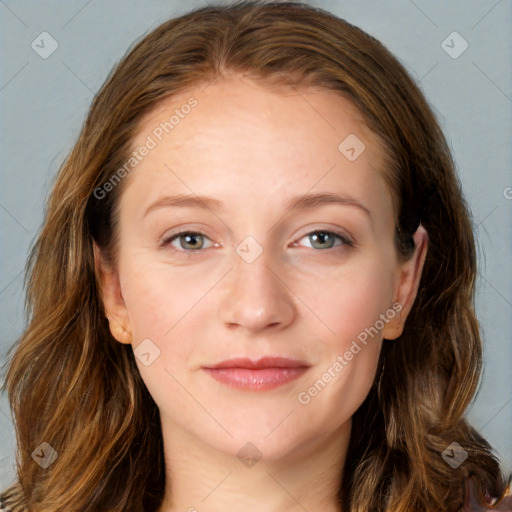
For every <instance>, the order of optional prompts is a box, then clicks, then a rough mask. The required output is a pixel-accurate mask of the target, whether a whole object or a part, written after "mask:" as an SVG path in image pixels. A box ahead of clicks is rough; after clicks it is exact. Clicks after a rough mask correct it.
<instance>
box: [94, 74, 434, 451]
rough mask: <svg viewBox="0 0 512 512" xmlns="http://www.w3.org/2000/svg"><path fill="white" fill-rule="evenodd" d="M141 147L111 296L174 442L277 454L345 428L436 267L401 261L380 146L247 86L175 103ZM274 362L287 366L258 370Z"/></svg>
mask: <svg viewBox="0 0 512 512" xmlns="http://www.w3.org/2000/svg"><path fill="white" fill-rule="evenodd" d="M202 89H203V90H202ZM171 116H173V117H171ZM133 147H134V151H136V154H134V156H133V158H134V159H135V160H132V162H131V164H132V165H134V166H133V170H132V171H131V172H130V174H129V176H128V177H125V178H123V179H128V180H129V181H128V182H127V188H126V189H125V190H124V192H123V194H122V196H121V199H120V203H119V206H120V225H119V229H120V246H119V251H120V252H119V265H118V268H117V269H116V270H115V271H114V272H111V273H109V272H108V271H104V272H103V277H102V279H103V287H104V300H105V305H106V309H107V313H108V316H109V317H110V318H111V319H112V321H111V322H110V325H111V329H112V332H113V334H114V336H115V337H116V338H117V339H118V340H119V341H122V342H125V343H127V342H129V343H132V345H133V348H134V350H135V354H136V356H137V357H136V361H137V365H138V368H139V370H140V374H141V376H142V378H143V380H144V382H145V384H146V386H147V388H148V390H149V392H150V393H151V395H152V396H153V398H154V400H155V402H156V404H157V405H158V407H159V409H160V414H161V419H162V424H163V426H164V431H168V432H181V433H182V434H184V435H191V436H192V437H193V438H194V439H196V440H199V441H201V442H204V443H207V444H208V445H210V447H213V448H216V449H219V450H222V451H224V452H226V453H230V454H233V455H235V454H239V453H243V450H249V451H250V450H254V448H248V446H249V445H247V443H252V444H253V445H255V446H256V447H257V449H258V451H259V453H260V454H261V456H263V457H267V458H269V459H272V458H275V457H279V456H281V455H283V454H285V453H294V452H295V453H299V452H300V451H301V450H305V449H307V447H308V446H311V445H312V443H313V441H314V440H315V439H318V438H319V436H320V435H322V434H327V433H328V434H332V435H335V434H336V432H338V431H341V430H343V429H345V430H346V429H347V426H348V427H349V426H350V418H351V416H352V415H353V414H354V412H355V411H356V409H357V408H358V407H359V406H360V404H361V403H362V402H363V400H364V399H365V397H366V396H367V394H368V392H369V389H370V386H371V384H372V381H373V380H374V377H375V373H376V367H377V361H378V357H379V352H380V348H381V343H382V339H383V337H385V338H388V339H394V338H396V337H397V336H399V334H400V333H401V329H402V325H403V321H404V320H405V316H406V314H407V313H408V311H409V309H410V306H411V305H412V301H413V300H414V296H415V292H416V287H417V284H418V279H419V273H420V272H421V265H422V261H423V257H422V255H421V254H423V256H424V252H423V253H421V251H420V250H418V251H417V252H416V254H415V256H414V257H413V258H412V259H411V260H410V261H409V262H407V263H404V264H401V263H400V261H399V259H398V257H397V253H396V251H395V247H394V243H393V239H394V220H393V218H394V217H393V206H392V199H391V195H390V193H389V191H388V189H387V187H386V185H385V182H384V179H383V177H382V173H383V153H382V149H381V147H380V145H379V142H378V140H377V139H376V137H375V136H374V135H373V134H372V133H371V132H369V131H368V129H367V128H366V127H365V126H364V124H363V122H362V117H361V115H360V114H359V112H358V111H357V110H356V109H355V108H354V107H353V105H352V104H351V103H350V102H349V101H348V100H346V99H345V98H343V97H341V96H339V95H338V94H336V93H334V92H329V91H326V90H313V89H301V90H300V91H297V90H294V89H288V88H272V89H270V88H268V87H266V86H264V85H261V84H259V83H255V82H253V81H250V80H248V79H245V78H242V77H240V76H239V75H232V76H229V77H228V78H223V79H217V80H216V81H214V82H213V83H211V84H210V85H209V86H208V87H206V88H204V85H203V87H201V88H199V87H198V88H197V89H193V90H190V91H187V93H182V94H180V95H179V96H174V97H173V98H171V99H166V100H165V101H163V102H162V103H161V104H160V105H159V106H158V107H157V108H156V109H155V110H154V111H152V112H151V113H150V114H149V115H147V116H146V117H145V118H144V119H143V122H142V123H141V126H140V129H139V132H138V135H137V137H136V138H135V140H134V143H133ZM143 147H145V148H146V149H141V148H143ZM177 196H179V197H180V200H179V201H178V200H177V199H172V198H176V197H177ZM182 232H185V234H184V235H181V236H179V233H182ZM423 235H424V231H423V230H422V228H420V230H419V231H418V233H417V235H416V240H417V242H419V243H421V242H422V240H424V238H422V237H423ZM98 261H99V260H98ZM120 326H123V327H124V329H125V331H126V333H128V334H126V333H125V334H124V335H122V332H121V330H120ZM397 342H399V341H397ZM262 358H283V359H284V360H281V361H278V360H267V361H266V364H267V366H270V367H269V368H266V369H261V368H259V369H257V368H252V369H251V368H250V364H249V362H248V361H247V360H250V361H253V362H258V361H259V360H261V359H262ZM233 359H242V360H246V361H238V362H237V361H235V362H231V363H229V361H230V360H233ZM226 361H228V362H227V363H226ZM219 364H221V366H224V368H223V369H219V368H217V369H213V368H212V367H214V366H216V365H219ZM226 366H231V368H225V367H226ZM240 450H242V452H240Z"/></svg>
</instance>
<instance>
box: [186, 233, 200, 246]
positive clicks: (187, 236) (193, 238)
mask: <svg viewBox="0 0 512 512" xmlns="http://www.w3.org/2000/svg"><path fill="white" fill-rule="evenodd" d="M185 240H186V244H190V240H192V246H193V247H194V245H195V246H197V245H198V244H197V235H185ZM194 240H195V241H196V243H195V244H194Z"/></svg>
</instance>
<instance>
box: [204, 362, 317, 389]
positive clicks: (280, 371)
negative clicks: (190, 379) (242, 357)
mask: <svg viewBox="0 0 512 512" xmlns="http://www.w3.org/2000/svg"><path fill="white" fill-rule="evenodd" d="M307 369H308V368H307V367H305V366H302V367H299V368H260V369H256V370H253V369H248V368H203V370H205V371H206V372H207V373H208V374H209V375H211V376H212V377H213V378H214V379H215V380H217V381H219V382H222V383H223V384H227V385H228V386H231V387H234V388H238V389H245V390H248V391H265V390H267V389H274V388H277V387H279V386H282V385H284V384H287V383H288V382H291V381H292V380H295V379H297V378H299V377H300V376H301V375H303V374H304V373H305V372H306V371H307Z"/></svg>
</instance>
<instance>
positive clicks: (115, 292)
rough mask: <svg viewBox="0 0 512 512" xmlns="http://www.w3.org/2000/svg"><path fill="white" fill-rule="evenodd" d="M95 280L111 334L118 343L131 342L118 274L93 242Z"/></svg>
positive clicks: (129, 326)
mask: <svg viewBox="0 0 512 512" xmlns="http://www.w3.org/2000/svg"><path fill="white" fill-rule="evenodd" d="M93 249H94V266H95V273H96V280H97V282H98V283H99V290H100V298H101V301H102V302H103V306H104V309H105V315H106V317H107V319H108V323H109V328H110V332H111V333H112V336H113V337H114V338H115V339H116V340H117V341H119V342H120V343H126V344H130V343H131V342H132V330H131V324H130V321H129V317H128V311H127V309H126V306H125V303H124V299H123V296H122V293H121V286H120V283H119V276H118V273H117V271H116V270H115V269H113V268H111V267H110V265H109V264H108V263H107V262H106V261H105V258H104V257H103V255H102V253H101V249H100V248H99V247H98V246H97V245H96V243H95V242H93Z"/></svg>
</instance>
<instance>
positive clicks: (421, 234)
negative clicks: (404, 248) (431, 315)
mask: <svg viewBox="0 0 512 512" xmlns="http://www.w3.org/2000/svg"><path fill="white" fill-rule="evenodd" d="M413 238H414V245H415V247H416V249H415V251H414V254H413V255H412V257H411V258H410V259H409V260H407V261H406V262H405V263H403V264H402V265H401V266H400V269H399V277H398V283H397V288H396V290H395V301H394V303H396V304H399V305H400V307H396V308H394V309H395V310H396V311H397V314H396V315H395V317H394V318H393V320H392V321H390V322H388V324H386V326H385V327H384V330H383V337H384V338H385V339H388V340H394V339H396V338H398V337H399V336H401V334H402V332H403V329H404V325H405V321H406V319H407V316H408V315H409V312H410V311H411V309H412V306H413V304H414V300H415V299H416V295H417V293H418V287H419V284H420V280H421V275H422V271H423V266H424V264H425V259H426V256H427V250H428V233H427V231H426V229H425V228H424V227H423V226H422V225H421V224H420V225H419V227H418V229H417V230H416V232H415V233H414V236H413Z"/></svg>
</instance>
